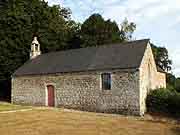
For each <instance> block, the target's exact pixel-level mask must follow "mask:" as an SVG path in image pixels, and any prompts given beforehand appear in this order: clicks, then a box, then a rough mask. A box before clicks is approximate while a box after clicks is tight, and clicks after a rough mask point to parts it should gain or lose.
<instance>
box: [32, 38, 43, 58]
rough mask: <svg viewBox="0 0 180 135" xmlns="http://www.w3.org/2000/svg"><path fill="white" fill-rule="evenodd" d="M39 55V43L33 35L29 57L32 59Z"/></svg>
mask: <svg viewBox="0 0 180 135" xmlns="http://www.w3.org/2000/svg"><path fill="white" fill-rule="evenodd" d="M39 55H41V51H40V44H39V42H38V40H37V37H34V39H33V41H32V43H31V52H30V59H33V58H35V57H37V56H39Z"/></svg>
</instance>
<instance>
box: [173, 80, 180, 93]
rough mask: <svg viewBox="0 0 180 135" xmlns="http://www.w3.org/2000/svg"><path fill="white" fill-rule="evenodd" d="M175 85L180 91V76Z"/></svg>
mask: <svg viewBox="0 0 180 135" xmlns="http://www.w3.org/2000/svg"><path fill="white" fill-rule="evenodd" d="M174 87H175V89H176V91H177V92H179V93H180V78H177V79H176V81H175V86H174Z"/></svg>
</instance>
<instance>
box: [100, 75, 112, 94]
mask: <svg viewBox="0 0 180 135" xmlns="http://www.w3.org/2000/svg"><path fill="white" fill-rule="evenodd" d="M101 89H102V90H105V91H106V90H107V91H109V90H111V89H112V74H111V73H108V72H105V73H101Z"/></svg>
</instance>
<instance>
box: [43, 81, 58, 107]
mask: <svg viewBox="0 0 180 135" xmlns="http://www.w3.org/2000/svg"><path fill="white" fill-rule="evenodd" d="M44 85H45V106H48V88H47V86H48V85H52V86H53V87H54V107H56V106H57V96H56V85H55V83H45V84H44Z"/></svg>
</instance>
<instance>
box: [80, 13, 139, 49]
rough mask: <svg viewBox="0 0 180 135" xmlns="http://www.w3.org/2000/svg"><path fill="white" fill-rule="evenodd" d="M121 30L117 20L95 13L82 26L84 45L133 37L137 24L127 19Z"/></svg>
mask: <svg viewBox="0 0 180 135" xmlns="http://www.w3.org/2000/svg"><path fill="white" fill-rule="evenodd" d="M121 27H122V28H121V30H120V29H119V27H118V25H117V23H116V22H115V21H111V20H110V19H109V20H105V19H104V18H103V17H102V16H101V15H100V14H93V15H91V16H90V17H89V18H88V19H86V20H85V21H84V23H83V24H82V27H81V38H82V43H83V44H82V47H86V46H98V45H103V44H109V43H115V42H123V41H127V40H129V39H130V38H131V35H132V33H133V32H134V30H135V28H136V26H135V24H134V23H129V22H128V21H127V20H125V21H124V22H123V23H122V26H121Z"/></svg>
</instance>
